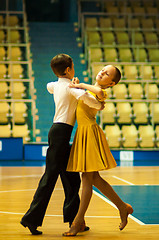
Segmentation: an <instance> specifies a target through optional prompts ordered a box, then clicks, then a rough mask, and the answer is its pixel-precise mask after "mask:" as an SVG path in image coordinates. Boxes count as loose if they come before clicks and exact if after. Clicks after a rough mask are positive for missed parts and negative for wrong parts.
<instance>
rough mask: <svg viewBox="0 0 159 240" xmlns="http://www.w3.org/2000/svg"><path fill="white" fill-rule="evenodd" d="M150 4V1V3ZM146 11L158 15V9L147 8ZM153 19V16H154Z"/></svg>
mask: <svg viewBox="0 0 159 240" xmlns="http://www.w3.org/2000/svg"><path fill="white" fill-rule="evenodd" d="M149 2H150V1H149ZM146 11H147V13H148V14H158V9H157V8H156V7H153V6H152V7H147V8H146ZM152 18H153V16H152Z"/></svg>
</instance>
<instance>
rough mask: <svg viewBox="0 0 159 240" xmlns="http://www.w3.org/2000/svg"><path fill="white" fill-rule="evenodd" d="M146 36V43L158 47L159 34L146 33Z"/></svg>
mask: <svg viewBox="0 0 159 240" xmlns="http://www.w3.org/2000/svg"><path fill="white" fill-rule="evenodd" d="M144 36H145V43H146V44H147V45H157V44H158V37H157V34H156V33H154V32H144Z"/></svg>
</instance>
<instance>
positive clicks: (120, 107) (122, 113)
mask: <svg viewBox="0 0 159 240" xmlns="http://www.w3.org/2000/svg"><path fill="white" fill-rule="evenodd" d="M117 114H118V117H119V118H118V123H131V117H132V109H131V105H130V103H128V102H126V103H125V102H124V103H119V102H118V103H117Z"/></svg>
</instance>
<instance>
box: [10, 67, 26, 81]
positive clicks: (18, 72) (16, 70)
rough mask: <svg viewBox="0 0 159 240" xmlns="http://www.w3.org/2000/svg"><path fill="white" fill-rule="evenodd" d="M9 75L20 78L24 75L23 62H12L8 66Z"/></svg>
mask: <svg viewBox="0 0 159 240" xmlns="http://www.w3.org/2000/svg"><path fill="white" fill-rule="evenodd" d="M8 77H9V78H13V79H19V78H22V77H23V67H22V65H21V64H11V65H9V68H8Z"/></svg>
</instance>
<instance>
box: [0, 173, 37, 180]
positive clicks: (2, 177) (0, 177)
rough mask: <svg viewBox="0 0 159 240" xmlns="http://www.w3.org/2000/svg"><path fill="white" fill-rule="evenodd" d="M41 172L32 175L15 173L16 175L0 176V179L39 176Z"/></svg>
mask: <svg viewBox="0 0 159 240" xmlns="http://www.w3.org/2000/svg"><path fill="white" fill-rule="evenodd" d="M41 176H42V174H33V175H19V176H18V175H17V176H14V175H13V176H0V179H10V178H25V177H27V178H32V177H41Z"/></svg>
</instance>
